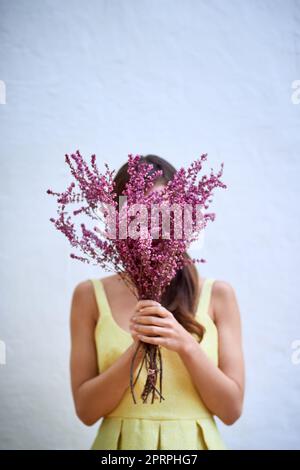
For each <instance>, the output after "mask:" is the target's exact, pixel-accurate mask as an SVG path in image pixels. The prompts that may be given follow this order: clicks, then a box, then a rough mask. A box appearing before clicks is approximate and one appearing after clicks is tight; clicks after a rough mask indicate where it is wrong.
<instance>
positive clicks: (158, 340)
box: [137, 335, 167, 346]
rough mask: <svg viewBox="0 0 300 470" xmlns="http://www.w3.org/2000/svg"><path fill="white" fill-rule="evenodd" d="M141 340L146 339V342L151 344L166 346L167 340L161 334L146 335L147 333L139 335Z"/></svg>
mask: <svg viewBox="0 0 300 470" xmlns="http://www.w3.org/2000/svg"><path fill="white" fill-rule="evenodd" d="M137 337H138V338H139V340H140V341H144V343H150V344H157V345H158V346H166V345H167V340H166V339H165V338H162V337H160V336H145V335H137Z"/></svg>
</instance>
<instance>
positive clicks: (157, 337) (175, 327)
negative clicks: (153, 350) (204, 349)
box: [130, 300, 194, 353]
mask: <svg viewBox="0 0 300 470" xmlns="http://www.w3.org/2000/svg"><path fill="white" fill-rule="evenodd" d="M147 303H148V301H147V300H140V301H139V302H138V303H137V311H136V312H135V315H134V316H133V317H132V318H131V320H130V330H131V332H132V333H135V334H136V336H137V337H138V339H139V340H140V341H143V342H145V343H150V344H156V345H159V346H164V347H165V348H167V349H170V350H172V351H176V352H177V353H181V351H182V350H183V349H184V348H185V346H186V345H187V344H189V343H191V341H193V340H194V338H193V336H192V335H191V334H190V333H189V332H188V331H187V330H186V329H185V328H184V327H183V326H182V325H181V324H180V323H179V322H178V321H177V320H176V318H175V317H174V315H173V314H172V313H171V312H170V311H169V310H167V309H166V308H165V307H163V306H162V305H160V304H158V303H157V305H155V306H153V303H152V305H151V306H149V304H148V305H147Z"/></svg>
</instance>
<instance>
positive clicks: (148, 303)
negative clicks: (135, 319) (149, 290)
mask: <svg viewBox="0 0 300 470" xmlns="http://www.w3.org/2000/svg"><path fill="white" fill-rule="evenodd" d="M151 305H152V306H153V305H158V306H159V305H160V303H159V302H156V301H155V300H148V299H144V300H139V301H138V302H137V303H136V306H135V310H140V309H141V308H143V307H147V306H151Z"/></svg>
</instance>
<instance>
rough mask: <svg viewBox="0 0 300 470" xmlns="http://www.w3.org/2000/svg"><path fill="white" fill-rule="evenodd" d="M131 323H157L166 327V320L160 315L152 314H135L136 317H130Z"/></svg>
mask: <svg viewBox="0 0 300 470" xmlns="http://www.w3.org/2000/svg"><path fill="white" fill-rule="evenodd" d="M130 324H133V325H136V324H146V325H156V326H161V327H166V326H168V325H166V322H165V320H164V319H163V318H162V317H159V316H158V315H155V316H151V315H135V316H134V317H132V318H130Z"/></svg>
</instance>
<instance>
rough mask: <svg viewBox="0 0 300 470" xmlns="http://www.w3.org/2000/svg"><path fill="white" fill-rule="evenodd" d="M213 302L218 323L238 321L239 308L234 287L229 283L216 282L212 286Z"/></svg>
mask: <svg viewBox="0 0 300 470" xmlns="http://www.w3.org/2000/svg"><path fill="white" fill-rule="evenodd" d="M212 302H213V309H214V316H215V319H216V322H220V321H229V322H230V321H238V320H239V316H240V315H239V307H238V302H237V296H236V292H235V289H234V287H233V286H232V285H231V284H230V283H229V282H227V281H223V280H215V281H214V283H213V286H212Z"/></svg>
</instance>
